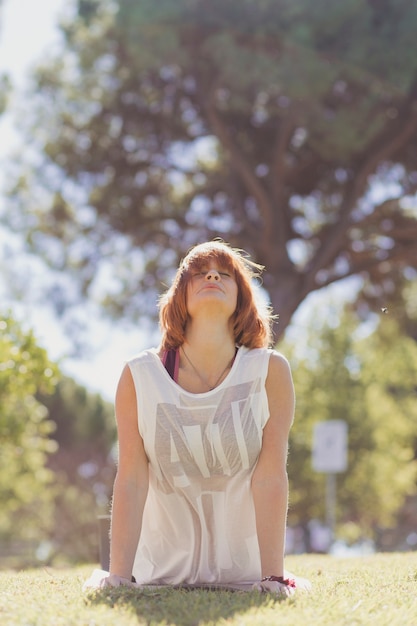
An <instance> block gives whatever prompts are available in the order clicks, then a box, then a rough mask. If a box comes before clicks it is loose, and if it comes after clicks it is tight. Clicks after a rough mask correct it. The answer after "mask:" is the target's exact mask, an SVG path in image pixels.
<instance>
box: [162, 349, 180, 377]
mask: <svg viewBox="0 0 417 626" xmlns="http://www.w3.org/2000/svg"><path fill="white" fill-rule="evenodd" d="M162 363H163V364H164V367H165V369H166V371H167V372H168V374H169V375H170V376H171V378H172V380H174V381H175V382H177V381H178V369H179V364H180V353H179V350H174V349H173V350H166V351H165V352H164V354H163V357H162Z"/></svg>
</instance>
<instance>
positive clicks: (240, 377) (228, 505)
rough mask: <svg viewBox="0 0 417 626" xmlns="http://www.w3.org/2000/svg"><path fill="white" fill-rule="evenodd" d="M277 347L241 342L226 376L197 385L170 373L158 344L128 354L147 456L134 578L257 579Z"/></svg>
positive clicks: (162, 580)
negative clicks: (255, 483) (271, 367)
mask: <svg viewBox="0 0 417 626" xmlns="http://www.w3.org/2000/svg"><path fill="white" fill-rule="evenodd" d="M271 352H272V351H271V350H267V349H255V350H249V349H248V348H245V347H241V348H239V350H238V352H237V355H236V358H235V361H234V363H233V366H232V368H231V370H230V372H229V374H228V375H227V377H226V378H225V379H224V380H223V382H222V383H221V384H220V385H219V386H218V387H216V388H215V389H213V390H212V391H208V392H206V393H199V394H195V393H190V392H188V391H185V390H184V389H182V388H181V387H180V386H179V385H178V384H177V383H175V382H174V381H173V380H172V378H171V377H170V375H169V374H168V372H167V371H166V369H165V367H164V365H163V364H162V362H161V360H160V358H159V356H158V354H157V351H156V350H155V349H152V350H147V351H145V352H142V353H141V354H140V355H139V356H137V357H136V358H134V359H132V360H131V361H129V363H128V364H129V367H130V370H131V373H132V376H133V380H134V384H135V389H136V397H137V406H138V421H139V432H140V434H141V436H142V438H143V441H144V446H145V450H146V454H147V456H148V459H149V491H148V497H147V500H146V504H145V510H144V514H143V524H142V532H141V537H140V541H139V545H138V548H137V552H136V558H135V563H134V567H133V575H134V576H135V578H136V580H137V582H138V583H140V584H161V585H162V584H169V585H178V584H190V585H202V584H203V585H204V584H208V585H210V584H212V585H215V584H217V585H219V584H220V585H221V584H233V583H247V584H252V583H254V582H256V581H259V579H260V576H261V564H260V554H259V546H258V540H257V533H256V522H255V509H254V503H253V499H252V493H251V477H252V473H253V470H254V468H255V465H256V462H257V459H258V456H259V453H260V450H261V445H262V430H263V428H264V426H265V424H266V422H267V420H268V418H269V408H268V399H267V395H266V390H265V380H266V376H267V373H268V364H269V357H270V354H271Z"/></svg>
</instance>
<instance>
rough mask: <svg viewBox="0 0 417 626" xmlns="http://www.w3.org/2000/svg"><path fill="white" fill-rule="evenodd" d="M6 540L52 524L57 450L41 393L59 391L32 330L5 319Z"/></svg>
mask: <svg viewBox="0 0 417 626" xmlns="http://www.w3.org/2000/svg"><path fill="white" fill-rule="evenodd" d="M0 330H1V335H0V397H1V404H0V450H1V452H0V502H1V506H0V540H1V541H5V540H9V539H27V540H35V539H39V538H40V537H41V536H45V534H46V532H47V529H48V528H49V525H50V523H51V513H52V499H53V487H52V482H53V474H52V472H51V471H50V470H48V468H47V467H46V461H47V458H48V455H50V454H51V453H53V452H54V451H55V450H56V443H55V442H54V441H53V440H52V439H51V438H50V435H51V432H52V430H53V424H52V422H51V421H50V420H49V419H48V412H47V410H46V408H45V406H44V405H43V404H41V403H40V402H39V401H38V400H37V398H36V394H37V393H38V392H42V393H43V394H44V395H47V394H50V393H52V391H53V388H54V384H55V383H56V375H57V370H56V367H55V366H54V365H53V364H52V363H51V362H50V361H49V359H48V357H47V355H46V352H45V350H43V349H42V348H41V347H39V346H38V345H37V343H36V340H35V338H34V336H33V334H32V333H31V332H27V331H24V330H22V329H21V327H20V326H19V324H17V322H15V321H14V320H13V318H12V317H11V316H10V315H7V316H5V317H2V319H1V320H0Z"/></svg>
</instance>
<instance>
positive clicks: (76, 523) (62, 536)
mask: <svg viewBox="0 0 417 626" xmlns="http://www.w3.org/2000/svg"><path fill="white" fill-rule="evenodd" d="M43 402H44V403H45V405H46V406H47V408H48V411H49V415H50V419H51V420H52V421H53V422H54V424H55V425H56V429H55V431H54V433H53V437H54V439H55V441H56V442H57V444H58V446H59V447H58V449H57V451H56V453H55V454H54V455H53V456H51V458H50V459H49V467H50V468H51V469H52V470H53V472H54V476H55V483H56V487H57V488H56V494H55V499H54V511H55V512H54V520H55V524H54V526H53V528H52V529H51V531H50V533H49V536H48V541H49V544H50V549H49V552H48V555H47V558H46V560H48V561H49V562H53V563H81V562H91V561H94V560H97V558H98V523H97V516H98V515H100V514H107V513H108V512H109V502H110V498H111V493H112V486H113V480H114V474H115V459H114V454H113V448H114V445H115V439H116V426H115V419H114V410H113V406H112V405H111V404H110V403H108V402H105V401H104V400H103V399H102V398H101V397H100V396H99V395H98V394H93V393H90V392H88V391H87V390H86V389H85V388H84V387H82V386H81V385H78V384H77V383H75V382H74V381H73V380H72V379H70V378H66V377H64V378H62V379H61V380H60V381H59V383H58V385H57V387H56V390H55V393H54V394H53V395H52V396H49V397H46V398H43Z"/></svg>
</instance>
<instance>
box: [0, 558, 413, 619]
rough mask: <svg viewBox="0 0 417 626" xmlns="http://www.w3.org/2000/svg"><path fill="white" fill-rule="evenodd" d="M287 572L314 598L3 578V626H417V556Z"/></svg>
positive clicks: (49, 575)
mask: <svg viewBox="0 0 417 626" xmlns="http://www.w3.org/2000/svg"><path fill="white" fill-rule="evenodd" d="M286 565H287V567H288V569H290V570H291V571H293V572H294V573H297V574H299V575H300V576H304V577H307V578H309V579H310V580H311V582H312V583H313V590H312V592H310V593H308V594H306V593H298V594H296V595H295V596H294V597H293V598H290V599H286V600H278V599H277V598H275V597H273V596H271V595H268V594H260V593H258V592H250V593H245V592H226V591H221V592H219V591H178V590H172V589H163V590H158V591H152V592H151V591H146V592H138V591H137V590H130V589H123V588H118V589H111V590H106V591H103V592H100V593H97V592H96V593H93V594H89V595H88V594H84V593H82V592H81V586H82V583H83V581H84V580H85V579H86V578H88V576H89V575H90V573H91V571H92V569H93V568H94V566H88V567H85V566H84V567H77V568H75V569H72V570H56V569H39V570H28V571H22V572H8V571H5V572H0V624H1V625H2V626H106V625H111V626H136V625H141V626H144V625H146V626H168V625H170V626H174V625H175V626H197V625H198V626H213V625H214V624H216V625H219V626H226V625H227V626H261V625H262V626H272V625H274V626H275V625H277V624H278V625H279V626H314V625H317V626H359V625H369V626H376V625H377V626H385V625H386V626H388V625H389V626H417V552H412V553H401V554H377V555H372V556H369V557H362V558H347V559H340V558H334V557H329V556H315V555H302V556H293V557H289V558H288V559H287V562H286Z"/></svg>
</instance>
